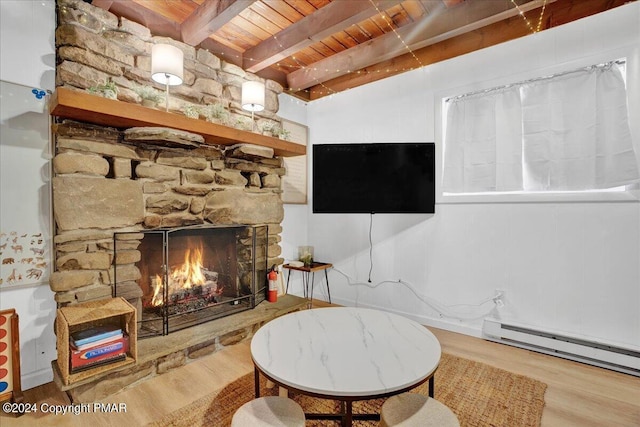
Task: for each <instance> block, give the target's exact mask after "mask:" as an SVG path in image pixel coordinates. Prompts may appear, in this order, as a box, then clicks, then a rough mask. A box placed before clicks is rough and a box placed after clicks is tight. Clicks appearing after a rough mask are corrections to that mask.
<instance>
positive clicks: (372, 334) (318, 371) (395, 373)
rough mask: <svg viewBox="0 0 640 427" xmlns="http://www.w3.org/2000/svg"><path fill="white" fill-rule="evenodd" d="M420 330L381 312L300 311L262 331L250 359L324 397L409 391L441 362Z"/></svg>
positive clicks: (273, 374) (275, 375)
mask: <svg viewBox="0 0 640 427" xmlns="http://www.w3.org/2000/svg"><path fill="white" fill-rule="evenodd" d="M440 354H441V349H440V343H439V342H438V340H437V339H436V337H435V336H434V335H433V334H432V333H431V332H430V331H429V330H428V329H427V328H425V327H424V326H422V325H420V324H419V323H417V322H414V321H413V320H410V319H407V318H405V317H402V316H399V315H396V314H392V313H387V312H384V311H378V310H372V309H365V308H353V307H331V308H317V309H313V310H304V311H298V312H295V313H290V314H287V315H284V316H282V317H279V318H277V319H274V320H272V321H270V322H269V323H267V324H266V325H264V326H263V327H261V328H260V329H259V330H258V331H257V332H256V334H255V335H254V337H253V339H252V340H251V355H252V357H253V361H254V363H255V364H256V366H257V367H258V368H259V369H260V370H261V371H262V372H263V373H265V374H266V375H267V376H270V377H271V378H273V379H274V380H275V381H277V382H279V383H280V384H282V385H284V386H285V387H286V386H291V387H293V388H296V389H298V390H301V391H304V392H309V393H313V394H319V395H327V396H335V397H339V396H345V397H347V396H348V397H356V396H375V395H382V394H386V393H393V392H396V391H399V390H403V389H406V388H408V387H412V386H414V385H416V384H417V383H419V382H420V381H422V380H424V379H426V378H428V377H429V376H431V375H432V374H433V372H434V371H435V370H436V368H437V367H438V363H439V362H440Z"/></svg>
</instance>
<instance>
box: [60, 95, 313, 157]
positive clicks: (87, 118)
mask: <svg viewBox="0 0 640 427" xmlns="http://www.w3.org/2000/svg"><path fill="white" fill-rule="evenodd" d="M49 111H50V112H51V115H52V116H57V117H61V118H65V119H73V120H78V121H83V122H88V123H94V124H98V125H102V126H111V127H116V128H131V127H136V126H160V127H170V128H173V129H179V130H184V131H187V132H192V133H197V134H200V135H202V136H203V137H204V140H205V143H207V144H211V145H234V144H241V143H242V144H254V145H260V146H263V147H269V148H273V150H274V152H275V154H276V155H278V156H283V157H292V156H302V155H305V154H306V152H307V147H305V146H304V145H300V144H296V143H293V142H290V141H285V140H282V139H279V138H273V137H270V136H265V135H260V134H257V133H253V132H247V131H243V130H239V129H235V128H232V127H228V126H223V125H218V124H215V123H210V122H207V121H204V120H199V119H191V118H189V117H186V116H183V115H181V114H175V113H171V112H166V111H161V110H156V109H153V108H147V107H143V106H141V105H138V104H131V103H128V102H122V101H116V100H113V99H107V98H103V97H101V96H97V95H91V94H89V93H86V92H81V91H76V90H72V89H67V88H63V87H59V88H57V89H56V91H55V92H54V94H53V96H52V97H51V103H50V105H49Z"/></svg>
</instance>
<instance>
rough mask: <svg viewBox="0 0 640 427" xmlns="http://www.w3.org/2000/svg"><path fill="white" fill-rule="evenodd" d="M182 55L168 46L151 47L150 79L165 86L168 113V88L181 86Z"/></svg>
mask: <svg viewBox="0 0 640 427" xmlns="http://www.w3.org/2000/svg"><path fill="white" fill-rule="evenodd" d="M183 62H184V54H183V53H182V51H181V50H180V49H178V48H177V47H175V46H172V45H170V44H154V45H153V46H152V47H151V78H152V79H153V81H155V82H158V83H160V84H163V85H165V88H166V89H165V90H166V98H165V105H166V110H165V111H169V86H177V85H180V84H182V78H183V73H184V69H183Z"/></svg>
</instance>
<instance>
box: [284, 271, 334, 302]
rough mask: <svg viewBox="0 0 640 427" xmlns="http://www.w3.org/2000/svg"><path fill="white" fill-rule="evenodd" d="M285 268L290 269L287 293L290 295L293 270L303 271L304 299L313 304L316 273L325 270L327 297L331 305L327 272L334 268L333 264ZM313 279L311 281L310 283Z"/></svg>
mask: <svg viewBox="0 0 640 427" xmlns="http://www.w3.org/2000/svg"><path fill="white" fill-rule="evenodd" d="M283 267H284V268H286V269H288V270H289V272H288V273H287V288H286V290H285V293H289V279H290V278H291V270H296V271H301V272H302V287H303V289H304V297H305V298H309V299H310V302H313V284H314V279H315V273H316V271H322V270H324V279H325V281H326V282H327V296H328V297H329V303H331V291H330V290H329V275H328V273H327V270H328V269H330V268H331V267H333V264H330V263H328V262H313V263H311V265H310V266H302V267H295V266H293V265H290V264H285V265H283ZM309 278H311V281H309ZM309 285H311V292H309Z"/></svg>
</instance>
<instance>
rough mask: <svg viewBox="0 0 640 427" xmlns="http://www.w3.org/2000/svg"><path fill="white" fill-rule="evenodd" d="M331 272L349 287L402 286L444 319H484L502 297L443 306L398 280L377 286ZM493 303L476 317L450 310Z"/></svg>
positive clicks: (338, 270)
mask: <svg viewBox="0 0 640 427" xmlns="http://www.w3.org/2000/svg"><path fill="white" fill-rule="evenodd" d="M333 271H335V272H337V273H340V274H342V275H343V276H344V277H345V278H346V279H347V283H348V284H349V286H366V287H368V288H371V289H375V288H377V287H378V286H380V285H383V284H385V283H400V284H402V285H404V286H406V287H407V288H408V289H409V290H410V291H411V293H413V294H414V295H415V296H416V297H417V298H418V299H419V300H420V301H422V302H423V303H425V304H426V305H428V306H429V307H431V308H432V309H434V310H435V311H437V312H438V313H439V314H440V315H442V316H445V317H449V318H451V319H456V320H478V319H482V318H484V317H486V316H487V315H489V314H490V313H491V312H492V311H493V310H494V309H495V308H496V307H499V304H498V302H502V300H501V299H500V298H501V297H502V294H501V293H496V294H495V295H493V296H491V297H489V298H486V299H484V300H482V301H480V302H478V303H476V304H455V305H450V306H447V305H444V304H441V303H439V302H438V301H436V300H434V299H431V298H428V297H426V296H424V295H421V294H420V293H419V292H418V291H417V289H416V288H415V286H413V285H412V284H411V283H409V282H406V281H404V280H402V279H398V280H383V281H381V282H378V283H377V284H375V285H374V284H371V283H370V282H371V279H369V283H364V282H354V281H353V279H352V278H351V277H350V276H349V275H347V274H346V273H344V272H343V271H341V270H340V269H338V268H336V266H335V265H334V266H333ZM490 302H492V303H493V306H492V307H491V308H490V309H489V310H486V312H483V313H482V314H477V315H469V316H464V315H461V314H459V313H454V312H453V311H452V310H451V308H452V307H482V306H483V305H485V304H487V303H490Z"/></svg>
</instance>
